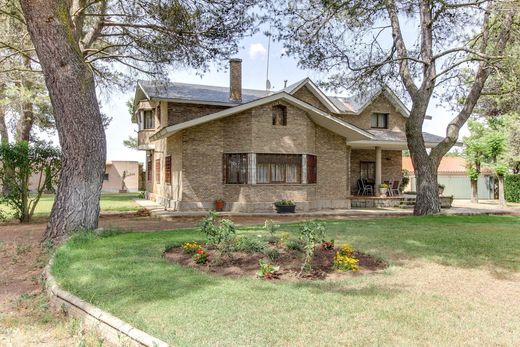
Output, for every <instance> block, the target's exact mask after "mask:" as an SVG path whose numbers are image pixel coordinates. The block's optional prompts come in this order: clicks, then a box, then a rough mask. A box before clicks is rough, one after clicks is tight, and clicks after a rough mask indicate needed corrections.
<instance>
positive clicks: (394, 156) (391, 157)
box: [350, 149, 402, 195]
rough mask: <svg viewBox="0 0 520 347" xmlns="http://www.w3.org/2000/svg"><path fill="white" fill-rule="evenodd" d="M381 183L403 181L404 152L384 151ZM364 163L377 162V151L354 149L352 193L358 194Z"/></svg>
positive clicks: (351, 173)
mask: <svg viewBox="0 0 520 347" xmlns="http://www.w3.org/2000/svg"><path fill="white" fill-rule="evenodd" d="M381 154H382V156H381V157H382V163H381V167H382V170H381V172H382V173H381V181H394V180H400V179H401V176H402V175H401V168H402V151H385V150H383V151H382V153H381ZM362 161H373V162H375V161H376V151H375V149H352V151H351V161H350V191H351V194H352V195H356V193H357V189H358V188H357V180H358V179H359V178H360V177H361V168H360V163H361V162H362Z"/></svg>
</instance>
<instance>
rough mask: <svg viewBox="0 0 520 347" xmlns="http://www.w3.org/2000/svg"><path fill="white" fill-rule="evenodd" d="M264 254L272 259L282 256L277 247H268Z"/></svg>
mask: <svg viewBox="0 0 520 347" xmlns="http://www.w3.org/2000/svg"><path fill="white" fill-rule="evenodd" d="M264 254H265V255H266V256H267V257H268V258H269V259H270V260H271V261H275V260H277V259H278V258H280V251H278V250H277V249H276V248H268V249H266V250H265V251H264Z"/></svg>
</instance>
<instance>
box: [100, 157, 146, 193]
mask: <svg viewBox="0 0 520 347" xmlns="http://www.w3.org/2000/svg"><path fill="white" fill-rule="evenodd" d="M142 172H143V164H141V163H139V162H138V161H124V160H113V161H107V164H106V169H105V177H104V179H103V188H101V190H102V191H103V192H113V193H117V192H120V191H122V190H123V177H125V186H126V190H127V191H128V192H137V191H139V190H140V189H139V187H140V185H141V184H140V181H141V179H142V177H143V174H142Z"/></svg>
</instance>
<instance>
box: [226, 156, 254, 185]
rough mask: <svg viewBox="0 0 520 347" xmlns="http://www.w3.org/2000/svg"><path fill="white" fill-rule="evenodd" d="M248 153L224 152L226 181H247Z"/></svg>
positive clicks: (241, 182)
mask: <svg viewBox="0 0 520 347" xmlns="http://www.w3.org/2000/svg"><path fill="white" fill-rule="evenodd" d="M247 170H248V165H247V154H224V183H227V184H246V183H247V172H248V171H247Z"/></svg>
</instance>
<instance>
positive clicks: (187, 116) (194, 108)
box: [167, 102, 228, 125]
mask: <svg viewBox="0 0 520 347" xmlns="http://www.w3.org/2000/svg"><path fill="white" fill-rule="evenodd" d="M167 108H168V111H167V114H168V124H167V125H174V124H179V123H183V122H187V121H189V120H192V119H195V118H200V117H203V116H206V115H208V114H211V113H215V112H219V111H222V110H224V109H226V108H228V106H217V105H197V104H183V103H174V102H169V103H168V107H167Z"/></svg>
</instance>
